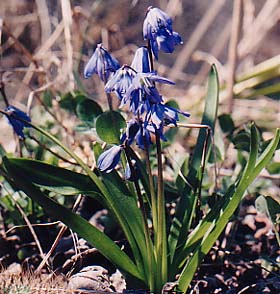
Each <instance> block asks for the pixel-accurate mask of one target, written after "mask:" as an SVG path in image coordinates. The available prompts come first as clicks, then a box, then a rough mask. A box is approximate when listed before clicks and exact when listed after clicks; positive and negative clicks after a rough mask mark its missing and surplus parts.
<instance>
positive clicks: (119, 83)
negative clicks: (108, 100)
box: [105, 65, 136, 100]
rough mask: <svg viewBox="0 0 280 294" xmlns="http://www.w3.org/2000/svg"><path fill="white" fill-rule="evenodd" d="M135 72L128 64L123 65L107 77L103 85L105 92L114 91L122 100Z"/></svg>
mask: <svg viewBox="0 0 280 294" xmlns="http://www.w3.org/2000/svg"><path fill="white" fill-rule="evenodd" d="M135 75H136V72H135V71H134V70H133V69H132V68H131V67H129V66H127V65H123V66H122V67H121V68H120V69H118V70H117V71H116V72H115V74H114V75H113V76H112V77H111V78H110V79H109V81H108V82H107V84H106V85H105V91H106V92H107V93H109V92H112V91H114V92H115V93H116V94H117V96H118V98H119V99H120V100H122V98H123V97H124V95H125V93H126V92H127V90H128V89H129V87H130V85H131V83H132V80H133V78H134V76H135Z"/></svg>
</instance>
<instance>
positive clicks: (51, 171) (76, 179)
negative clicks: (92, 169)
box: [9, 158, 100, 195]
mask: <svg viewBox="0 0 280 294" xmlns="http://www.w3.org/2000/svg"><path fill="white" fill-rule="evenodd" d="M9 162H10V163H11V164H13V166H14V167H16V168H18V169H20V170H21V171H22V172H23V173H25V174H26V175H28V179H29V181H30V182H32V183H34V184H36V185H38V186H40V187H43V188H45V189H47V190H49V191H53V192H56V193H59V194H62V195H76V194H80V193H82V194H92V195H97V194H99V193H100V191H99V189H98V188H97V186H96V185H95V184H94V183H93V182H92V181H91V179H90V178H89V177H88V176H86V175H83V174H80V173H76V172H73V171H70V170H68V169H65V168H61V167H57V166H53V165H50V164H46V163H43V162H41V161H38V160H31V159H24V158H9Z"/></svg>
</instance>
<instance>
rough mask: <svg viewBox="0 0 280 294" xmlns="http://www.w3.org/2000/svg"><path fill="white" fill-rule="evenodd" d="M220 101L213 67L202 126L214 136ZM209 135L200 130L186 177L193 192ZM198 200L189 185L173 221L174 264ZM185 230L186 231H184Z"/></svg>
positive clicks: (216, 77) (171, 237) (171, 245)
mask: <svg viewBox="0 0 280 294" xmlns="http://www.w3.org/2000/svg"><path fill="white" fill-rule="evenodd" d="M218 99H219V80H218V73H217V70H216V67H215V65H212V68H211V71H210V74H209V80H208V91H207V96H206V100H205V108H204V113H203V117H202V122H201V123H202V124H203V125H207V126H209V128H210V129H211V131H212V135H213V134H214V128H215V122H216V118H217V110H218V102H219V101H218ZM206 137H207V133H206V130H205V129H200V131H199V135H198V139H197V143H196V147H195V151H194V155H193V158H192V160H191V163H190V166H189V173H188V175H187V176H186V178H187V180H188V183H190V185H191V186H192V187H193V190H194V191H195V190H197V188H198V185H199V175H198V174H199V171H200V168H201V164H202V155H203V148H204V142H205V140H206ZM210 145H211V142H208V150H207V151H208V152H209V150H210ZM196 201H197V198H196V196H195V194H194V193H193V192H192V188H191V187H190V186H189V185H186V186H185V189H184V191H183V193H182V196H181V198H180V201H179V203H178V205H177V207H176V213H175V216H174V219H173V224H172V226H171V229H170V234H169V238H168V243H169V250H170V260H171V262H172V260H173V257H174V255H175V252H176V248H177V247H179V246H181V244H183V243H185V240H186V238H187V234H186V231H187V230H188V228H189V226H190V223H191V219H192V215H193V211H194V207H195V205H196ZM182 228H184V229H182Z"/></svg>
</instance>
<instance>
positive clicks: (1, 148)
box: [0, 144, 6, 157]
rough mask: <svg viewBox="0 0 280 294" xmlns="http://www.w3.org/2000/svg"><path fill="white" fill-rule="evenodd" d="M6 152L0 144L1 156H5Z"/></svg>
mask: <svg viewBox="0 0 280 294" xmlns="http://www.w3.org/2000/svg"><path fill="white" fill-rule="evenodd" d="M5 154H6V150H5V149H4V147H3V146H2V145H1V144H0V157H2V156H4V155H5Z"/></svg>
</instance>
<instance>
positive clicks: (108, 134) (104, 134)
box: [95, 111, 126, 144]
mask: <svg viewBox="0 0 280 294" xmlns="http://www.w3.org/2000/svg"><path fill="white" fill-rule="evenodd" d="M125 126H126V123H125V120H124V118H123V117H122V115H121V114H120V113H119V112H117V111H107V112H104V113H102V114H100V115H99V116H98V117H97V119H96V125H95V127H96V132H97V134H98V136H99V138H100V139H101V140H103V141H104V142H106V143H108V144H119V143H120V136H121V129H123V128H125Z"/></svg>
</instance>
